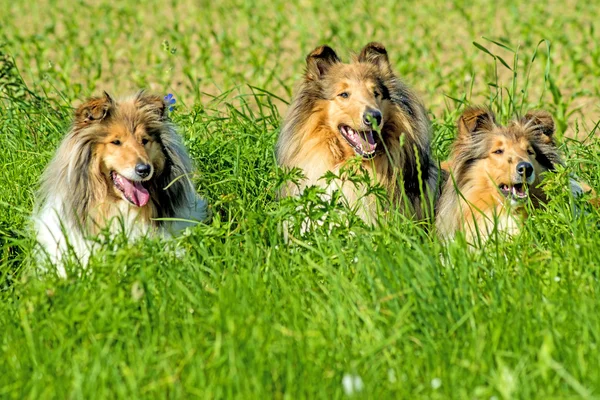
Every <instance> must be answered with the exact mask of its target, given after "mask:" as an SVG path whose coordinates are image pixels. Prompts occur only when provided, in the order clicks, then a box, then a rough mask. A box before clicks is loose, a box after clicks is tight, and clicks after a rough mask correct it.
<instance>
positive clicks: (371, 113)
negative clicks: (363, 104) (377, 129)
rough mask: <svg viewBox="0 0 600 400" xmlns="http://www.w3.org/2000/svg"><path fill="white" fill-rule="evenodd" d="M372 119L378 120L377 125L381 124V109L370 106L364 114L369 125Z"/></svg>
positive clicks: (366, 123) (365, 121) (364, 119)
mask: <svg viewBox="0 0 600 400" xmlns="http://www.w3.org/2000/svg"><path fill="white" fill-rule="evenodd" d="M371 121H375V122H377V126H381V111H379V110H373V109H371V108H368V109H367V111H365V113H364V115H363V122H364V123H365V125H367V126H371Z"/></svg>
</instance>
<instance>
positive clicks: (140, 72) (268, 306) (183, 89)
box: [0, 0, 600, 400]
mask: <svg viewBox="0 0 600 400" xmlns="http://www.w3.org/2000/svg"><path fill="white" fill-rule="evenodd" d="M0 3H1V4H0V9H1V10H2V11H1V12H0V132H1V134H0V397H1V398H19V399H20V398H33V399H39V398H127V399H131V398H192V397H199V398H289V399H296V398H336V399H337V398H407V399H408V398H410V399H413V398H426V399H445V398H460V399H463V398H468V399H486V400H487V399H513V398H514V399H521V398H522V399H530V398H539V399H551V398H599V397H600V348H599V346H600V343H599V341H600V312H599V308H598V307H599V304H600V284H599V282H598V278H599V274H600V251H599V250H598V249H599V248H600V232H599V229H598V227H599V226H600V225H599V224H600V212H599V211H598V210H597V209H594V208H591V207H589V206H588V204H587V203H586V199H585V198H582V199H574V198H572V197H571V196H570V195H569V194H568V193H567V191H565V190H564V185H565V183H566V182H567V181H568V174H569V173H574V174H577V175H578V176H579V177H580V179H581V180H583V181H585V182H587V183H589V184H590V185H591V186H592V187H594V188H595V189H596V190H598V189H600V153H599V151H600V141H599V139H598V135H597V125H598V123H599V122H600V80H599V79H598V75H599V74H600V34H599V33H598V32H596V31H595V29H596V25H597V24H596V21H595V20H597V15H598V14H599V12H600V5H598V4H596V3H594V2H576V1H572V0H568V1H557V0H550V1H548V2H545V3H544V4H541V3H540V4H537V3H535V2H530V3H529V4H525V2H520V1H512V0H509V1H505V2H496V3H494V4H489V3H488V2H485V1H480V0H475V1H472V2H463V1H460V0H452V1H448V2H444V3H441V2H436V1H431V0H425V1H420V2H399V1H392V0H370V1H357V2H347V1H341V0H332V1H330V2H318V1H314V0H301V1H299V2H296V3H293V2H288V1H282V0H271V1H256V2H246V1H242V0H224V1H216V2H207V1H204V0H201V1H193V0H182V1H176V0H162V1H158V0H150V1H148V2H134V1H129V0H128V1H123V2H111V1H106V0H99V1H94V2H92V1H87V0H79V1H70V0H40V1H37V2H24V1H14V2H9V1H8V0H1V1H0ZM373 40H376V41H379V42H382V43H383V44H385V45H386V47H387V49H388V53H389V55H390V59H391V62H392V64H393V65H394V67H395V69H396V71H397V72H398V74H399V75H400V76H401V77H402V79H403V80H404V81H405V82H407V83H408V84H409V85H410V86H412V87H413V88H414V89H415V90H416V92H417V93H419V95H420V97H421V98H422V100H423V102H424V103H425V105H426V106H427V109H428V111H429V113H430V117H431V120H432V123H433V127H434V132H435V138H434V146H433V147H434V149H433V150H434V153H435V155H436V157H437V158H438V159H440V160H443V159H444V158H445V157H446V156H447V153H448V146H449V143H450V142H451V140H452V138H453V137H454V136H455V135H456V128H455V121H456V118H457V117H458V115H460V112H461V111H462V110H463V109H464V107H465V106H466V105H468V104H482V105H487V106H489V107H491V108H492V109H493V110H495V111H496V112H497V114H498V115H499V117H500V119H502V120H503V121H506V120H508V119H509V118H511V117H513V116H515V115H517V114H519V113H523V112H525V111H526V110H529V109H534V108H543V109H546V110H549V111H550V112H551V113H552V114H553V116H554V118H555V121H556V123H557V127H558V132H557V136H558V139H559V143H560V147H561V150H562V152H563V154H564V155H565V158H566V159H567V169H566V170H561V171H558V172H557V173H556V174H552V175H551V176H548V177H547V180H546V190H547V191H548V193H549V194H550V195H551V198H552V200H551V201H550V202H549V204H547V205H545V206H544V207H542V208H541V209H539V210H536V211H535V212H533V214H532V216H531V218H529V219H528V220H527V221H526V223H525V227H524V230H523V232H522V233H521V234H520V235H519V236H518V237H516V238H514V239H513V240H511V241H507V240H502V239H498V240H491V241H490V242H488V243H487V244H486V245H485V246H482V248H481V249H478V250H475V251H473V250H469V249H468V246H467V245H466V243H465V242H464V240H461V239H460V238H459V239H458V240H456V241H454V242H451V243H442V242H441V241H440V240H439V239H438V238H437V237H436V235H435V234H434V231H433V230H432V229H431V227H429V226H427V224H423V223H415V222H412V221H410V220H407V219H405V218H404V217H402V216H401V215H395V214H392V215H390V216H389V218H388V219H387V220H386V221H385V222H382V223H381V224H378V225H377V226H366V225H364V224H362V223H361V222H360V221H359V220H358V219H357V218H356V217H353V216H352V215H347V214H345V213H342V212H341V209H340V206H339V205H338V204H335V203H328V202H325V201H323V200H321V199H320V197H319V196H318V191H315V190H312V191H308V192H307V193H306V194H305V195H304V196H303V197H302V198H299V199H289V200H286V201H278V200H277V198H276V190H277V188H278V186H279V185H280V184H281V183H282V182H284V181H285V180H286V179H289V178H290V175H291V174H290V172H289V171H282V170H279V169H278V168H277V167H276V164H275V157H274V152H273V146H274V143H275V140H276V138H277V133H278V127H279V124H280V122H281V118H282V115H284V113H285V111H286V106H287V103H288V102H289V101H290V98H291V95H292V93H293V91H294V86H295V84H296V83H297V81H298V80H299V79H300V78H301V76H302V73H303V69H304V58H305V56H306V54H308V53H309V52H310V51H311V50H312V49H313V48H315V47H316V46H318V45H320V44H324V43H327V44H330V45H331V46H332V47H333V48H334V49H336V51H338V54H340V55H341V56H342V57H343V58H344V59H345V60H348V59H349V56H350V53H351V52H352V51H358V50H359V49H360V48H361V47H362V46H364V45H365V44H366V43H367V42H369V41H373ZM141 88H146V89H148V90H150V91H153V92H157V93H161V94H163V93H164V94H167V93H173V94H174V95H175V97H176V99H177V103H176V108H175V110H174V112H173V113H172V119H173V120H174V121H175V122H176V123H177V124H178V125H179V126H180V132H181V134H182V136H183V137H184V139H185V143H186V146H187V147H188V149H189V151H190V153H191V155H192V158H193V160H194V163H195V164H196V167H197V169H198V173H197V175H196V176H195V177H194V182H195V183H196V185H197V188H198V193H200V194H201V195H202V196H204V197H206V198H207V199H208V201H209V202H210V204H211V209H212V213H213V218H212V220H211V221H210V222H209V223H207V224H202V225H199V226H197V227H195V228H194V229H192V230H191V231H190V232H188V234H186V235H184V236H182V237H180V238H178V239H176V242H177V244H178V246H180V247H181V248H183V249H185V251H184V252H183V253H181V254H174V253H173V252H172V251H169V250H168V247H169V244H168V243H166V242H165V241H161V240H158V239H153V240H151V239H148V240H144V241H141V242H138V243H133V244H132V243H127V240H126V238H124V237H116V238H103V240H105V242H106V244H107V245H106V249H105V250H104V251H102V252H99V253H98V254H96V255H95V256H94V257H93V259H92V261H91V263H90V266H89V268H88V269H87V270H85V271H84V272H81V273H79V274H72V275H71V276H70V277H69V278H67V279H61V278H59V277H58V276H56V275H55V274H53V273H48V274H41V273H39V271H38V269H37V268H36V265H35V262H34V260H33V257H32V249H33V246H34V238H33V237H32V234H31V231H30V229H29V221H28V218H29V216H30V214H31V211H32V209H33V205H34V197H35V191H36V189H37V187H38V179H39V177H40V174H41V172H42V171H43V169H44V167H45V165H46V164H47V163H48V161H49V160H50V158H51V157H52V155H53V152H54V150H55V149H56V147H57V145H58V143H59V142H60V140H61V138H62V136H63V135H64V133H65V132H66V130H67V129H68V127H69V124H70V118H71V115H72V110H73V108H72V107H75V106H77V105H79V104H81V102H82V101H83V100H84V99H85V98H86V97H88V96H91V95H96V94H99V93H101V92H102V90H106V91H108V92H109V93H111V94H114V95H126V94H129V93H133V92H135V91H137V90H139V89H141ZM324 214H327V215H328V216H329V217H330V218H332V219H334V220H338V221H339V222H340V224H338V225H339V226H337V227H335V228H334V229H333V230H331V231H329V230H328V229H325V228H318V229H316V230H315V231H314V232H311V233H310V234H308V235H306V236H294V237H293V238H292V239H291V240H290V241H289V242H286V241H285V240H284V238H283V235H282V229H281V226H282V222H283V221H285V220H287V219H288V218H289V217H290V216H296V217H298V216H299V217H305V216H308V217H312V218H319V217H321V216H322V215H324ZM114 245H117V247H118V250H117V251H112V250H111V249H112V248H114ZM71 267H72V269H73V271H74V272H75V271H77V270H78V266H71ZM350 386H351V387H350Z"/></svg>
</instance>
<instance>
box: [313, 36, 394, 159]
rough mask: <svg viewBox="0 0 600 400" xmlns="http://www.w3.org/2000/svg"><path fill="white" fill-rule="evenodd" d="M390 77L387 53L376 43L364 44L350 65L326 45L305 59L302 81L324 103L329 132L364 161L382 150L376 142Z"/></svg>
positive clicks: (386, 108)
mask: <svg viewBox="0 0 600 400" xmlns="http://www.w3.org/2000/svg"><path fill="white" fill-rule="evenodd" d="M392 78H393V74H392V69H391V66H390V63H389V60H388V55H387V51H386V49H385V47H383V46H382V45H381V44H379V43H369V44H368V45H366V46H365V47H364V48H363V49H362V51H361V52H360V54H359V56H358V57H357V58H356V60H355V61H354V62H352V63H350V64H346V63H343V62H342V61H341V60H340V58H339V57H338V56H337V54H336V53H335V51H333V49H332V48H331V47H328V46H321V47H318V48H316V49H315V50H313V51H312V52H311V53H310V54H309V55H308V56H307V58H306V75H305V80H306V81H307V82H310V83H312V84H314V86H315V88H316V90H317V91H318V92H319V97H320V98H321V99H322V100H323V101H324V108H325V110H323V111H324V112H326V113H327V119H326V123H327V124H328V125H329V128H330V130H331V131H332V132H336V133H337V134H339V135H340V136H341V137H342V138H343V139H344V140H343V142H344V143H345V144H346V145H347V147H349V148H350V149H352V150H353V151H354V152H355V153H356V154H358V155H360V156H362V157H363V158H366V159H369V158H372V157H373V156H374V155H375V154H376V152H377V151H379V150H383V148H382V147H383V146H382V145H381V144H380V140H381V136H383V134H384V132H385V129H384V127H385V124H386V122H387V120H388V116H389V113H390V107H391V106H392V104H391V98H390V91H389V89H388V86H387V81H388V80H390V79H392Z"/></svg>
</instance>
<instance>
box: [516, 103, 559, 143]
mask: <svg viewBox="0 0 600 400" xmlns="http://www.w3.org/2000/svg"><path fill="white" fill-rule="evenodd" d="M523 120H524V122H525V123H526V124H527V125H529V126H532V127H533V129H534V130H536V131H539V132H541V133H543V134H544V135H546V136H548V137H550V138H551V137H552V135H554V130H555V128H554V119H553V118H552V115H551V114H550V113H549V112H547V111H541V110H535V111H529V112H528V113H527V114H525V116H524V117H523Z"/></svg>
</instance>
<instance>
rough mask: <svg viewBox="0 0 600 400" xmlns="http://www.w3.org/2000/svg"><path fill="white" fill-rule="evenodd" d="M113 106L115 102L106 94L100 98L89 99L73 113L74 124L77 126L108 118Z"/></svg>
mask: <svg viewBox="0 0 600 400" xmlns="http://www.w3.org/2000/svg"><path fill="white" fill-rule="evenodd" d="M114 105H115V101H114V100H113V99H112V97H110V95H109V94H108V93H106V92H104V96H102V97H91V98H89V99H88V100H87V101H86V102H85V103H83V104H82V105H80V106H79V107H78V108H77V110H76V111H75V122H76V123H77V124H79V125H88V124H92V123H96V122H100V121H102V120H103V119H105V118H106V117H108V116H109V114H110V110H111V109H112V107H113V106H114Z"/></svg>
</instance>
